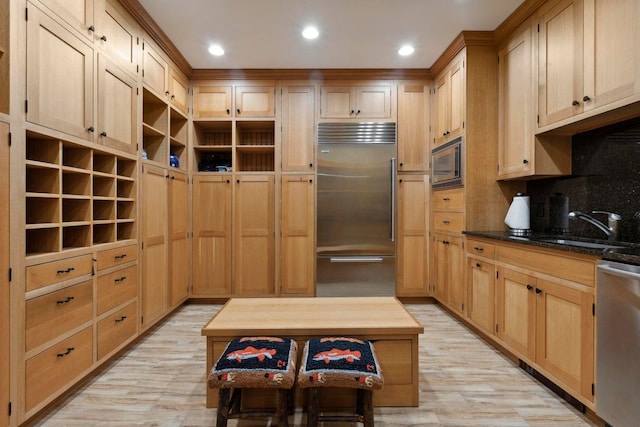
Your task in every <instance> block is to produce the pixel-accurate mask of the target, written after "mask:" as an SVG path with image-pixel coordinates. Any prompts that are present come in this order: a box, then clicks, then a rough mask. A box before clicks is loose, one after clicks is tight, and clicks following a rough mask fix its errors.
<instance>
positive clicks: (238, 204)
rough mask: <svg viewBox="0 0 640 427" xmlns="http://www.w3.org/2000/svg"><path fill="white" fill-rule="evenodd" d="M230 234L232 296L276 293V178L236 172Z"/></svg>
mask: <svg viewBox="0 0 640 427" xmlns="http://www.w3.org/2000/svg"><path fill="white" fill-rule="evenodd" d="M235 181H236V182H235V195H234V200H235V201H234V233H233V236H234V237H233V242H234V245H235V246H234V250H233V292H234V295H244V296H261V295H273V294H274V293H275V253H274V250H275V211H274V208H275V205H274V203H275V201H274V199H275V197H274V191H275V182H274V181H275V178H274V176H273V175H249V174H247V175H244V174H243V175H236V177H235Z"/></svg>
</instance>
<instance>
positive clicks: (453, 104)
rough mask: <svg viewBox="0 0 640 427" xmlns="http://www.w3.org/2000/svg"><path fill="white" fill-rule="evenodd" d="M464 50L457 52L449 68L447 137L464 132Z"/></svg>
mask: <svg viewBox="0 0 640 427" xmlns="http://www.w3.org/2000/svg"><path fill="white" fill-rule="evenodd" d="M464 58H465V56H464V51H463V52H462V53H461V54H459V55H458V56H457V57H456V59H455V60H454V62H453V65H452V66H451V68H450V70H449V76H450V77H449V85H450V91H451V92H450V101H449V108H450V111H451V112H450V114H449V129H448V130H447V132H448V133H447V139H453V138H456V137H458V136H460V135H462V134H463V133H464V111H465V102H466V97H465V69H464Z"/></svg>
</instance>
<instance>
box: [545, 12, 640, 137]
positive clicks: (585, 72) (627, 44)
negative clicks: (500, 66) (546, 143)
mask: <svg viewBox="0 0 640 427" xmlns="http://www.w3.org/2000/svg"><path fill="white" fill-rule="evenodd" d="M639 17H640V5H638V4H637V2H635V1H633V0H621V1H614V2H612V1H606V0H563V1H559V2H556V1H554V2H548V3H547V4H545V5H544V6H543V7H542V8H541V10H540V11H539V20H538V24H539V28H540V30H539V34H538V114H539V124H538V126H539V128H543V129H549V128H552V127H554V126H552V125H563V124H568V123H572V122H574V121H576V120H579V119H580V118H583V117H587V116H588V117H590V116H592V115H594V114H595V113H597V112H603V111H606V110H608V109H611V108H615V107H618V106H622V105H625V104H628V103H629V102H632V101H633V100H637V99H636V98H632V97H634V96H636V95H638V94H639V93H640V87H639V86H640V54H638V53H637V52H638V36H637V35H638V31H640V30H639V29H638V28H637V25H636V22H637V20H638V18H639ZM627 99H628V101H627ZM590 111H594V113H591V114H586V113H588V112H590Z"/></svg>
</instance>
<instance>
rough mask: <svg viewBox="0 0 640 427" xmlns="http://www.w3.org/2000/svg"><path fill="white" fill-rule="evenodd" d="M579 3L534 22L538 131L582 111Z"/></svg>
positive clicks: (565, 4) (558, 8)
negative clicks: (536, 47)
mask: <svg viewBox="0 0 640 427" xmlns="http://www.w3.org/2000/svg"><path fill="white" fill-rule="evenodd" d="M582 11H583V9H582V0H565V1H561V2H560V3H557V4H556V5H555V6H553V7H551V8H550V9H547V10H543V11H541V15H540V19H539V22H538V25H539V28H540V31H539V33H538V54H539V56H538V70H539V71H538V114H539V127H543V126H546V125H549V124H551V123H555V122H558V121H560V120H563V119H566V118H569V117H571V116H573V115H575V114H578V113H581V112H582V111H583V107H582V106H583V104H582V96H583V94H582V92H583V81H582V79H583V13H582Z"/></svg>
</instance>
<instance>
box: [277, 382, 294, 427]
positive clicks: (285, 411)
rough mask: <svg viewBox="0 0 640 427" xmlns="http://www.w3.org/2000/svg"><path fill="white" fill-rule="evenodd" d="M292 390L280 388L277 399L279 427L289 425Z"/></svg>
mask: <svg viewBox="0 0 640 427" xmlns="http://www.w3.org/2000/svg"><path fill="white" fill-rule="evenodd" d="M290 391H291V390H289V389H286V388H279V389H278V396H277V401H276V417H277V418H278V426H279V427H288V426H289V393H290Z"/></svg>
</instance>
